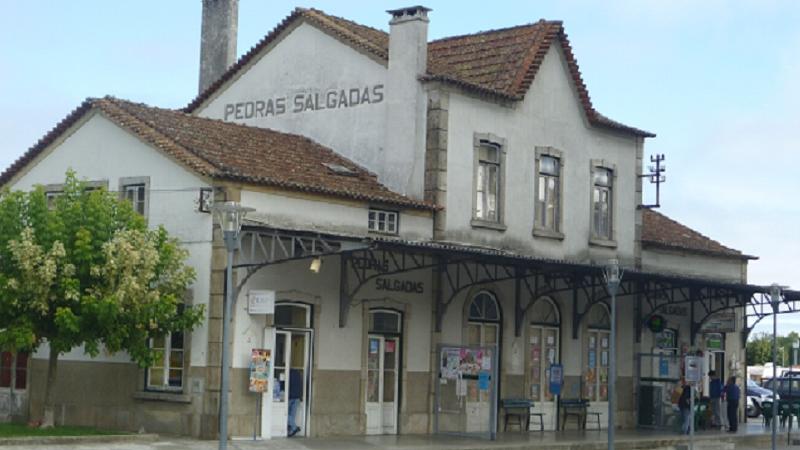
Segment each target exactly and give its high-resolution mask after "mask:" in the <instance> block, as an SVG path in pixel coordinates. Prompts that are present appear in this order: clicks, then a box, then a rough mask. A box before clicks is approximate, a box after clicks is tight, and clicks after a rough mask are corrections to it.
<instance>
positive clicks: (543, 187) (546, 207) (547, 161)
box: [535, 155, 561, 231]
mask: <svg viewBox="0 0 800 450" xmlns="http://www.w3.org/2000/svg"><path fill="white" fill-rule="evenodd" d="M536 188H537V192H536V221H535V223H536V226H537V227H538V228H541V229H545V230H550V231H559V227H560V221H561V207H560V205H561V160H560V159H559V158H556V157H554V156H548V155H542V156H541V157H540V158H539V175H538V181H537V186H536Z"/></svg>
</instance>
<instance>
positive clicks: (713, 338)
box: [706, 333, 723, 350]
mask: <svg viewBox="0 0 800 450" xmlns="http://www.w3.org/2000/svg"><path fill="white" fill-rule="evenodd" d="M722 349H723V340H722V333H708V334H706V350H722Z"/></svg>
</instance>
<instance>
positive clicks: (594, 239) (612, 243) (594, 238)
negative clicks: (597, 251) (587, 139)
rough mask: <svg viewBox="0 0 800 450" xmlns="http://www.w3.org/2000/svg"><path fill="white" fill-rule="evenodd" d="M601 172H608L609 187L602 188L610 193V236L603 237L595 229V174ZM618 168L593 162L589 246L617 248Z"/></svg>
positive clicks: (604, 162)
mask: <svg viewBox="0 0 800 450" xmlns="http://www.w3.org/2000/svg"><path fill="white" fill-rule="evenodd" d="M599 170H605V171H608V175H609V183H608V186H602V187H604V188H606V190H607V191H608V204H609V205H608V235H607V236H602V235H599V234H597V233H596V230H595V227H596V226H597V225H596V220H595V191H596V189H597V187H598V186H600V185H598V184H597V183H596V182H595V172H596V171H599ZM616 206H617V166H616V164H612V163H610V162H608V161H605V160H592V162H591V167H590V170H589V244H591V245H596V246H601V247H610V248H616V246H617V241H616V232H617V227H616V223H617V214H616Z"/></svg>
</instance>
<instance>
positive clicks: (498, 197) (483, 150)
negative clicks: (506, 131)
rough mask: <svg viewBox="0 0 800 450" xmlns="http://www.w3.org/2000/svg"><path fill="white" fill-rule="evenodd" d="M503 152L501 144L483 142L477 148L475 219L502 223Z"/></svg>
mask: <svg viewBox="0 0 800 450" xmlns="http://www.w3.org/2000/svg"><path fill="white" fill-rule="evenodd" d="M502 166H503V151H502V147H501V146H500V145H499V144H496V143H493V142H489V141H485V140H481V141H479V143H478V146H477V148H476V166H475V217H474V218H475V219H477V220H481V221H486V222H498V223H499V222H501V221H502V220H501V219H502V217H501V210H500V208H501V205H502V200H503V199H502V193H503V189H502V188H503V170H502V168H503V167H502Z"/></svg>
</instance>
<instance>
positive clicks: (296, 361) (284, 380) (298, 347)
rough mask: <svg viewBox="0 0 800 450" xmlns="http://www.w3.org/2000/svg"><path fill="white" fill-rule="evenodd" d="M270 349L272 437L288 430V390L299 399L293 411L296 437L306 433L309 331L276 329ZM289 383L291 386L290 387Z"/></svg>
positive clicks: (309, 380) (309, 349)
mask: <svg viewBox="0 0 800 450" xmlns="http://www.w3.org/2000/svg"><path fill="white" fill-rule="evenodd" d="M274 352H275V353H274V354H275V359H274V361H275V366H274V372H273V374H274V375H273V377H274V380H273V383H274V384H273V386H274V387H273V391H272V411H271V413H272V426H271V431H272V436H273V437H277V436H286V435H287V433H288V423H289V412H290V411H289V410H290V403H291V402H290V400H291V396H290V393H292V392H299V400H300V401H299V403H297V406H296V408H294V411H293V413H294V420H295V423H296V424H297V426H298V427H300V432H299V433H298V434H297V436H308V426H307V425H308V415H309V407H308V405H309V402H308V400H309V399H310V392H309V388H310V386H311V371H310V368H311V331H308V330H281V329H279V330H276V331H275V350H274ZM292 383H294V384H295V385H294V386H293V384H292ZM298 383H299V385H300V386H299V387H298V386H297V384H298Z"/></svg>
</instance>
